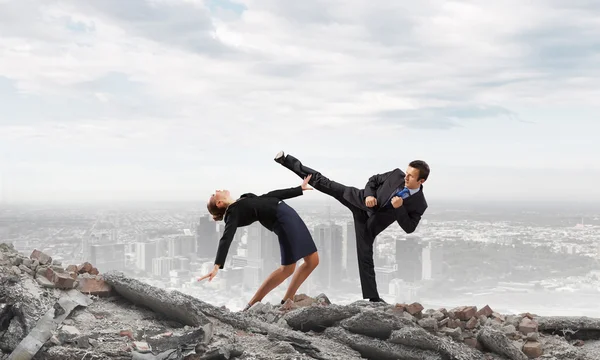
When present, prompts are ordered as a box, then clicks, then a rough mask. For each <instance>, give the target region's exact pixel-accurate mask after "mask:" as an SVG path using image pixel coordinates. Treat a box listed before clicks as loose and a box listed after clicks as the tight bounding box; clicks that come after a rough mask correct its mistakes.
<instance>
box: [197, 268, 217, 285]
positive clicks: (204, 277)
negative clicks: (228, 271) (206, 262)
mask: <svg viewBox="0 0 600 360" xmlns="http://www.w3.org/2000/svg"><path fill="white" fill-rule="evenodd" d="M217 272H219V265H215V267H214V268H213V270H212V271H211V272H209V273H208V274H206V275H204V276H203V277H200V278H198V281H202V280H204V279H206V278H208V282H211V281H212V279H213V278H214V277H215V276H216V275H217Z"/></svg>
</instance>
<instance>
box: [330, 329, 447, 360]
mask: <svg viewBox="0 0 600 360" xmlns="http://www.w3.org/2000/svg"><path fill="white" fill-rule="evenodd" d="M323 334H324V335H325V336H327V337H330V338H331V339H334V340H336V341H339V342H342V343H344V344H346V345H348V346H350V347H351V348H352V349H354V350H356V351H358V352H359V353H360V354H361V355H362V356H363V357H366V358H367V359H381V360H397V359H404V360H443V359H444V358H443V357H442V356H441V355H440V354H439V353H436V352H434V351H429V350H418V349H416V348H415V347H414V346H405V345H399V344H393V343H390V342H387V341H383V340H379V339H373V338H370V337H368V336H365V335H358V334H352V333H351V332H349V331H347V330H345V329H343V328H341V327H330V328H328V329H327V330H325V331H324V332H323Z"/></svg>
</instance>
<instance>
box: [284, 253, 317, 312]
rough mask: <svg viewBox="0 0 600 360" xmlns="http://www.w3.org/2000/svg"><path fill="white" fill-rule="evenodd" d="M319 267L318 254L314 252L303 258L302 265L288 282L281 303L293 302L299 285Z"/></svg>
mask: <svg viewBox="0 0 600 360" xmlns="http://www.w3.org/2000/svg"><path fill="white" fill-rule="evenodd" d="M317 265H319V253H318V252H316V251H315V252H314V253H312V254H310V255H308V256H305V257H304V264H302V265H300V267H299V268H298V271H296V273H295V274H294V277H292V281H291V282H290V286H289V287H288V289H287V292H286V293H285V296H284V297H283V301H285V300H287V299H290V300H292V301H293V300H294V295H296V291H298V289H299V288H300V285H302V283H303V282H304V280H306V278H308V276H309V275H310V273H312V272H313V270H314V269H315V268H316V267H317Z"/></svg>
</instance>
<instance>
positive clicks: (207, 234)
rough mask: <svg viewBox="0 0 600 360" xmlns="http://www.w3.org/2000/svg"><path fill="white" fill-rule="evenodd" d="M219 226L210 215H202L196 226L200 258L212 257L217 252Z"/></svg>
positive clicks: (197, 247)
mask: <svg viewBox="0 0 600 360" xmlns="http://www.w3.org/2000/svg"><path fill="white" fill-rule="evenodd" d="M217 234H218V233H217V227H216V225H215V222H214V221H213V219H212V217H211V216H210V215H204V216H201V217H200V221H199V222H198V227H197V228H196V249H197V254H198V258H200V259H211V258H214V256H215V254H216V253H217V247H218V240H219V239H218V238H217Z"/></svg>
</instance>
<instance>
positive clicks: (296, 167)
mask: <svg viewBox="0 0 600 360" xmlns="http://www.w3.org/2000/svg"><path fill="white" fill-rule="evenodd" d="M274 160H275V162H278V163H279V164H281V165H283V166H284V167H286V168H287V169H289V170H291V171H292V172H294V173H295V174H296V175H298V176H299V177H300V178H302V179H304V178H305V177H307V176H308V175H312V177H311V179H310V181H309V184H310V185H311V186H312V187H314V188H315V189H317V190H319V191H320V192H322V193H325V194H327V195H330V196H332V197H334V198H335V199H337V200H338V201H339V202H341V203H342V205H344V206H346V207H348V208H350V210H355V208H356V205H354V204H350V203H349V202H348V201H347V200H346V199H344V193H345V192H346V191H347V190H348V189H349V187H348V186H346V185H343V184H340V183H338V182H335V181H333V180H330V179H329V178H327V177H326V176H324V175H323V174H321V173H320V172H318V171H316V170H314V169H311V168H309V167H308V166H305V165H303V164H302V162H300V160H298V159H297V158H295V157H293V156H292V155H285V154H284V153H283V151H280V152H279V153H277V156H275V159H274ZM356 191H358V189H356Z"/></svg>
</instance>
